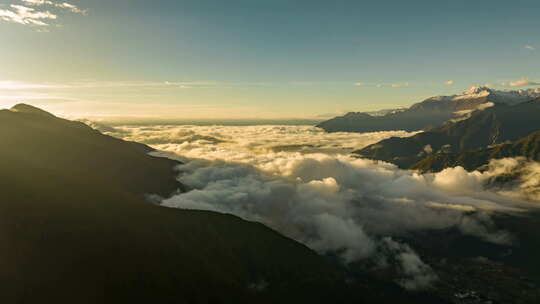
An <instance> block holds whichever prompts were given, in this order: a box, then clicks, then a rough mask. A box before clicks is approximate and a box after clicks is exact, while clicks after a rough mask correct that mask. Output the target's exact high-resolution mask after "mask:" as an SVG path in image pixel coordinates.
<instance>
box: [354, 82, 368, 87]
mask: <svg viewBox="0 0 540 304" xmlns="http://www.w3.org/2000/svg"><path fill="white" fill-rule="evenodd" d="M354 85H355V86H357V87H363V86H365V85H366V84H365V83H364V82H356V83H355V84H354Z"/></svg>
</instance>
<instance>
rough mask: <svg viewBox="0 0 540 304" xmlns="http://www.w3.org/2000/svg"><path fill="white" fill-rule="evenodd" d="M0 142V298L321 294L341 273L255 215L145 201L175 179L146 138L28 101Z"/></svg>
mask: <svg viewBox="0 0 540 304" xmlns="http://www.w3.org/2000/svg"><path fill="white" fill-rule="evenodd" d="M21 108H23V110H22V111H21V110H20V109H21ZM0 143H1V146H0V168H1V170H0V193H1V195H2V196H1V199H0V302H1V303H44V302H45V303H156V302H159V303H248V302H249V303H275V302H281V303H283V302H291V303H292V302H300V301H304V300H305V301H309V302H312V303H317V302H319V303H320V302H324V301H325V298H324V297H323V296H324V295H326V294H327V293H331V292H332V291H333V290H335V289H334V287H335V286H336V284H337V283H338V282H340V276H339V274H338V273H337V272H336V271H334V270H333V268H332V267H330V266H329V265H328V264H326V262H325V261H324V260H323V259H322V258H321V257H320V256H318V255H317V254H316V253H314V252H312V251H311V250H309V249H308V248H306V247H305V246H303V245H301V244H299V243H297V242H294V241H292V240H290V239H287V238H285V237H283V236H281V235H280V234H278V233H276V232H274V231H273V230H271V229H268V228H267V227H265V226H263V225H261V224H256V223H251V222H247V221H243V220H241V219H239V218H237V217H233V216H228V215H222V214H216V213H211V212H202V211H187V210H175V209H167V208H163V207H159V206H156V205H152V204H149V203H147V202H145V201H144V194H146V193H159V194H163V195H166V194H169V193H171V192H172V191H175V190H176V189H178V188H179V187H181V185H179V184H178V183H177V182H176V180H175V178H174V176H175V174H174V172H173V171H172V166H173V165H175V164H176V163H175V162H173V161H171V160H167V159H161V158H154V157H151V156H148V155H147V154H146V153H147V152H148V151H149V150H150V149H149V148H148V147H146V146H144V145H140V144H135V143H128V142H124V141H121V140H118V139H115V138H112V137H108V136H104V135H102V134H100V133H99V132H97V131H95V130H93V129H91V128H89V127H88V126H86V125H84V124H82V123H77V122H71V121H67V120H63V119H59V118H55V117H53V116H50V115H43V113H41V112H39V111H36V110H35V109H33V108H31V107H28V106H18V107H17V108H16V111H9V110H2V111H0ZM326 300H327V299H326Z"/></svg>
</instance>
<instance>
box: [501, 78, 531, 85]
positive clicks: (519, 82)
mask: <svg viewBox="0 0 540 304" xmlns="http://www.w3.org/2000/svg"><path fill="white" fill-rule="evenodd" d="M502 85H503V86H506V87H527V86H539V85H540V82H539V81H532V80H529V78H527V77H523V78H521V79H518V80H516V81H510V82H503V83H502Z"/></svg>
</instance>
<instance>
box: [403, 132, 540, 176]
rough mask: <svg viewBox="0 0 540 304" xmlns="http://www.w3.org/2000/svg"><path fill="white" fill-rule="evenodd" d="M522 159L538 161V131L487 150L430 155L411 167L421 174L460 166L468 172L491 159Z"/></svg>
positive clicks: (539, 149)
mask: <svg viewBox="0 0 540 304" xmlns="http://www.w3.org/2000/svg"><path fill="white" fill-rule="evenodd" d="M505 157H524V158H526V159H528V160H534V161H540V131H539V132H535V133H533V134H531V135H529V136H527V137H525V138H522V139H520V140H518V141H515V142H511V143H505V144H500V145H496V146H494V147H489V148H481V149H478V150H472V151H466V152H461V153H437V154H434V155H430V156H428V157H426V158H425V159H423V160H421V161H419V162H418V163H416V164H414V165H413V166H412V168H413V169H418V170H420V171H422V172H438V171H441V170H443V169H445V168H449V167H456V166H461V167H463V168H465V169H466V170H468V171H472V170H475V169H478V168H479V167H481V166H483V165H486V164H488V163H489V161H490V160H492V159H499V158H505Z"/></svg>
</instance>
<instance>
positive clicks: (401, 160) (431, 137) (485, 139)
mask: <svg viewBox="0 0 540 304" xmlns="http://www.w3.org/2000/svg"><path fill="white" fill-rule="evenodd" d="M539 117H540V98H539V99H536V100H533V101H529V102H524V103H519V104H516V105H507V104H501V103H499V104H497V105H495V106H493V107H490V108H487V109H485V110H482V111H475V112H473V113H471V116H470V117H469V118H468V119H465V120H461V121H457V122H450V123H446V124H445V125H443V126H441V127H438V128H434V129H432V130H431V131H426V132H422V133H419V134H416V135H414V136H412V137H407V138H395V137H393V138H389V139H386V140H383V141H380V142H378V143H375V144H373V145H370V146H367V147H365V148H363V149H361V150H359V151H355V152H353V153H355V154H356V155H358V156H359V157H364V158H370V159H375V160H383V161H387V162H391V163H394V164H396V165H398V166H399V167H401V168H410V167H411V166H412V165H414V164H415V163H417V162H419V161H420V160H422V159H424V158H425V157H426V156H428V155H430V154H432V153H441V152H442V153H458V152H464V151H467V150H471V149H478V148H482V147H487V146H490V145H495V144H500V143H504V142H506V141H515V140H518V139H520V138H522V137H524V136H527V135H529V134H531V133H533V132H535V131H538V130H540V119H538V118H539Z"/></svg>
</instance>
